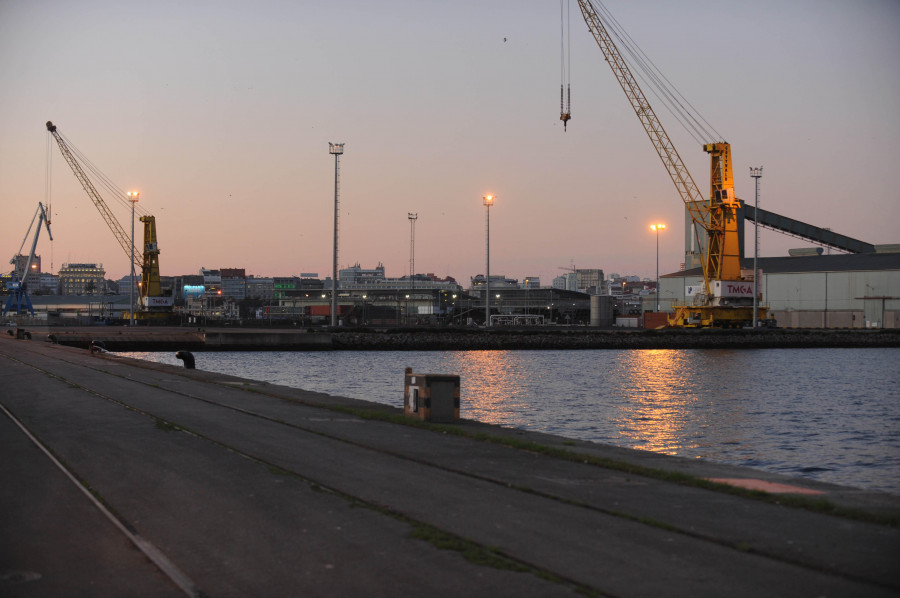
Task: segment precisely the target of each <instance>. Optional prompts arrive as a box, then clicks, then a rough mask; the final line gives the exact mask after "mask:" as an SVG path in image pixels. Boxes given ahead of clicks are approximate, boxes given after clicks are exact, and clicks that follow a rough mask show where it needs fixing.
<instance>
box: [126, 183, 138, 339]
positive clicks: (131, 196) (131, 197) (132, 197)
mask: <svg viewBox="0 0 900 598" xmlns="http://www.w3.org/2000/svg"><path fill="white" fill-rule="evenodd" d="M127 195H128V201H130V202H131V323H130V324H129V325H130V326H134V204H136V203H137V202H138V198H139V197H140V196H141V194H140V192H139V191H129V192H128V194H127Z"/></svg>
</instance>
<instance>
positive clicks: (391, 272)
mask: <svg viewBox="0 0 900 598" xmlns="http://www.w3.org/2000/svg"><path fill="white" fill-rule="evenodd" d="M606 6H607V8H608V9H609V10H610V11H611V12H612V13H613V14H614V15H615V16H616V18H617V19H618V21H619V22H620V24H621V25H622V26H623V27H624V28H625V29H626V30H627V31H628V33H629V34H630V35H631V37H632V38H633V39H634V40H635V41H636V42H637V43H638V44H639V45H640V46H641V48H642V49H643V50H644V52H645V53H646V54H647V55H649V56H650V57H651V58H652V59H653V61H654V62H655V64H656V65H657V67H658V68H659V69H660V70H661V71H662V72H663V73H665V74H666V76H667V77H668V79H669V80H670V81H671V82H672V83H673V84H674V85H675V86H676V87H677V88H678V89H679V90H680V91H681V93H683V94H684V95H685V96H686V97H687V98H688V99H689V100H690V101H691V103H692V104H693V106H694V107H695V108H696V109H697V110H698V111H699V112H700V113H701V114H702V115H703V116H704V118H705V119H706V120H707V121H709V122H710V123H711V124H712V125H713V126H714V127H715V128H716V129H717V130H718V131H719V132H720V133H721V134H722V135H723V136H724V137H725V140H727V141H728V142H730V143H731V144H732V150H733V156H734V171H735V173H736V174H735V183H736V187H737V192H738V195H739V196H740V197H742V198H743V199H745V200H748V201H749V202H751V203H752V200H753V194H754V187H753V179H752V178H751V177H750V176H749V168H750V167H751V166H763V167H764V176H763V178H762V179H761V181H760V183H761V184H760V207H762V208H764V209H767V210H770V211H773V212H776V213H779V214H783V215H785V216H789V217H792V218H796V219H798V220H801V221H804V222H808V223H810V224H813V225H816V226H821V227H827V228H831V229H833V230H835V231H837V232H839V233H841V234H844V235H848V236H851V237H854V238H857V239H861V240H863V241H867V242H870V243H875V244H884V243H897V242H900V230H898V228H900V227H898V225H900V192H898V190H897V185H896V184H895V183H894V180H893V175H894V174H895V173H896V170H897V163H898V159H900V110H898V107H900V69H898V68H897V64H898V63H900V35H898V32H900V2H896V0H860V1H855V2H846V1H844V0H816V1H813V0H797V1H794V2H783V1H780V0H779V1H774V0H760V1H758V2H754V3H751V4H748V3H746V2H737V1H733V0H724V1H723V0H719V1H717V2H714V1H712V0H709V1H706V0H686V1H682V2H663V1H661V0H647V1H642V2H625V1H623V0H608V1H607V2H606ZM571 10H572V13H571V19H572V21H571V85H572V120H571V121H570V122H569V123H568V131H567V132H565V133H564V132H563V127H562V123H561V122H560V121H559V85H560V45H561V44H560V3H559V0H516V1H512V0H497V1H491V0H487V1H486V0H480V1H478V2H475V1H472V0H460V1H456V2H436V1H418V2H415V1H411V0H407V1H399V0H397V1H395V0H386V1H382V2H364V1H358V0H357V1H354V0H333V1H329V2H312V1H306V0H298V1H293V2H287V1H274V0H261V1H259V2H253V3H249V2H236V1H232V0H221V1H211V0H203V1H189V2H183V1H180V0H179V1H177V2H176V1H172V0H161V1H158V2H144V1H142V2H135V1H130V0H120V1H116V2H112V1H106V0H81V1H79V2H69V1H62V0H36V1H25V0H0V90H2V93H0V202H2V217H0V258H2V259H3V260H4V262H3V263H6V260H8V259H10V258H11V257H12V256H13V254H14V253H15V252H16V251H17V250H18V248H19V246H20V244H21V243H22V239H23V237H24V236H25V232H26V229H27V227H28V224H29V222H30V220H31V217H32V215H33V213H34V211H35V209H36V207H37V203H38V201H43V202H45V203H46V202H47V198H48V195H49V197H50V199H52V211H53V215H52V226H51V228H52V232H53V237H54V241H53V242H52V244H51V242H50V241H49V239H48V238H47V237H46V235H45V234H42V238H41V240H40V243H39V246H38V251H37V253H38V254H39V255H41V257H42V262H43V269H44V271H50V270H51V269H52V270H53V271H54V272H55V271H57V270H58V269H59V268H60V267H61V266H62V264H63V263H67V262H99V263H102V264H103V265H104V267H105V269H106V271H107V277H108V278H113V279H118V278H120V277H122V276H125V275H126V274H128V272H129V265H128V264H129V263H128V258H127V257H126V255H125V253H124V252H123V251H122V249H121V248H120V247H119V245H118V243H116V241H115V239H114V237H113V235H112V233H111V232H110V231H109V230H108V228H107V226H106V224H105V223H104V221H103V219H102V218H101V217H100V215H99V213H98V212H97V210H96V209H95V208H94V206H93V205H92V204H91V202H90V200H89V198H88V197H87V195H86V194H85V192H84V191H83V190H82V189H81V186H80V185H79V183H78V181H77V180H76V178H75V176H74V175H73V174H72V172H71V170H70V169H69V167H68V165H67V164H66V163H65V161H64V160H63V158H62V155H61V154H60V152H59V149H58V148H57V147H56V145H55V143H54V144H53V145H52V146H51V145H50V143H49V142H50V138H49V135H48V133H47V131H46V128H45V122H46V121H48V120H51V121H53V122H54V124H56V125H57V126H58V127H59V131H60V132H61V133H63V135H65V136H66V137H67V138H68V139H69V140H70V141H71V142H72V143H73V144H74V145H75V146H76V147H77V148H78V149H79V150H80V151H81V152H82V153H83V154H84V155H85V156H87V157H88V158H89V159H90V160H91V162H92V163H93V164H94V165H96V166H97V167H98V168H99V169H100V170H102V171H103V172H104V173H105V174H106V175H107V176H108V177H109V178H110V179H112V180H113V181H114V182H115V183H116V184H117V185H118V186H119V187H121V188H122V189H123V190H124V191H128V190H132V189H134V190H138V191H140V193H141V198H140V205H141V207H142V208H144V209H145V210H146V211H147V212H149V213H152V214H154V215H155V216H156V219H157V227H158V235H159V246H160V250H161V254H160V265H161V272H162V274H163V275H164V276H174V275H181V274H194V273H197V271H198V270H199V268H200V267H201V266H205V267H207V268H226V267H227V268H245V269H246V270H247V272H248V274H250V273H252V274H255V275H257V276H288V275H299V274H300V273H306V272H315V273H318V274H319V275H320V277H322V278H324V277H325V276H330V274H331V260H332V233H333V230H332V227H333V222H332V218H333V200H334V195H333V194H334V158H333V157H332V156H331V155H330V154H329V152H328V142H343V143H345V144H346V145H345V153H344V155H343V156H342V158H341V210H340V213H341V214H340V220H341V227H340V229H341V230H340V246H341V249H340V258H339V263H340V267H345V266H350V265H353V264H355V263H357V262H359V263H360V264H361V265H362V266H363V267H365V268H373V267H375V265H376V264H377V263H378V262H383V263H384V265H385V267H386V269H387V275H388V276H403V275H404V274H407V273H408V272H409V249H410V247H409V245H410V243H409V233H410V223H409V220H408V219H407V214H408V213H410V212H414V213H417V214H418V220H417V223H416V245H415V264H416V271H417V272H422V273H424V272H433V273H435V274H437V275H439V276H446V275H450V276H453V277H455V278H456V279H457V280H458V281H459V282H460V283H462V284H463V285H464V286H468V284H469V277H471V276H473V275H475V274H479V273H483V272H484V268H485V207H484V206H483V205H482V196H483V195H485V194H487V193H493V194H495V195H496V196H497V199H496V203H495V205H494V206H493V207H492V208H491V272H492V273H493V274H506V275H508V276H510V277H513V278H518V279H520V280H521V279H523V278H524V277H526V276H540V277H541V280H542V283H543V284H545V285H547V284H549V283H550V282H551V280H552V278H553V277H554V276H557V275H559V274H561V273H563V272H564V271H563V270H561V269H560V267H561V266H562V267H568V266H570V264H574V265H575V266H576V267H578V268H602V269H603V270H604V271H605V272H606V273H607V275H608V274H610V273H613V272H617V273H620V274H636V275H638V276H642V277H647V278H653V276H654V272H655V266H656V244H655V242H656V238H655V236H654V233H653V232H652V231H651V230H650V228H649V227H650V224H652V223H655V222H664V223H667V225H668V227H667V229H666V230H665V231H663V232H662V233H660V238H659V244H660V247H659V250H660V271H661V272H671V271H675V270H677V269H678V268H679V265H680V263H681V262H682V261H683V260H684V257H683V256H684V208H683V204H682V201H681V199H680V198H679V196H678V194H677V193H676V191H675V188H674V186H673V185H672V183H671V182H670V180H669V178H668V176H667V174H666V171H665V169H664V168H663V165H662V163H661V162H660V160H659V158H658V157H657V156H656V153H655V151H654V149H653V147H652V145H651V143H650V141H649V139H648V138H647V136H646V134H645V133H644V131H643V129H642V127H641V125H640V123H639V122H638V119H637V118H636V117H635V115H634V113H633V111H632V109H631V107H630V106H629V104H628V102H627V100H626V98H625V95H624V94H623V92H622V90H621V89H620V87H619V86H618V84H617V83H616V80H615V78H614V76H613V74H612V72H611V71H610V69H609V67H608V66H607V64H606V62H605V61H604V59H603V55H602V53H601V51H600V49H599V48H598V47H597V45H596V43H595V42H594V40H593V38H592V37H591V35H590V33H589V32H588V30H587V27H586V26H585V24H584V22H583V21H582V19H581V16H580V13H579V12H578V10H577V7H576V6H574V5H573V6H572V9H571ZM648 95H649V94H648ZM650 100H651V103H653V97H650ZM654 105H655V104H654ZM656 109H657V113H658V115H659V117H660V119H661V120H662V121H663V124H664V125H665V126H666V128H667V130H668V132H669V134H670V136H671V137H672V139H673V141H674V142H675V144H676V147H677V148H678V150H679V152H680V154H681V156H682V159H683V160H684V162H685V163H686V165H687V166H688V168H689V169H690V171H691V172H692V174H693V177H694V179H695V180H696V181H697V183H698V185H699V186H700V188H701V190H703V191H704V193H705V192H706V190H707V189H708V168H709V166H708V157H707V154H705V153H703V151H702V150H701V148H700V146H699V144H697V143H696V142H695V141H694V140H693V139H692V138H691V137H689V136H687V135H686V134H685V133H684V132H683V130H682V129H681V128H680V126H679V125H678V124H677V123H676V122H675V121H674V120H673V119H672V118H671V117H670V116H669V114H668V113H666V112H665V110H664V109H663V108H662V107H661V106H657V107H656ZM708 141H716V140H715V139H710V140H708ZM48 149H49V155H50V158H51V177H50V180H51V181H52V185H51V186H50V188H49V191H48V181H47V179H48V177H47V168H48V164H47V161H48ZM107 202H109V203H110V204H111V205H115V208H114V209H116V210H118V211H117V216H118V218H119V220H120V221H121V222H122V224H123V226H124V227H125V228H126V229H130V222H129V220H130V214H129V213H128V212H127V210H126V209H124V208H120V207H119V206H118V204H117V203H116V202H114V201H113V200H112V199H111V198H109V197H107ZM139 230H140V229H139ZM751 237H752V235H751ZM29 243H30V240H29ZM803 246H810V245H809V244H808V243H805V242H803V241H801V240H799V239H792V238H789V237H785V236H783V235H779V234H777V233H774V232H769V231H764V232H763V233H762V234H761V255H763V256H771V255H786V253H787V249H788V248H793V247H803ZM750 254H751V255H752V247H751V248H750ZM10 268H11V267H8V268H0V269H2V270H3V271H8V270H9V269H10Z"/></svg>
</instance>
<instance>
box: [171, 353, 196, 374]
mask: <svg viewBox="0 0 900 598" xmlns="http://www.w3.org/2000/svg"><path fill="white" fill-rule="evenodd" d="M175 357H176V358H177V359H180V360H181V361H183V362H184V367H185V369H187V370H193V369H194V355H193V354H192V353H191V352H190V351H179V352H178V353H176V354H175Z"/></svg>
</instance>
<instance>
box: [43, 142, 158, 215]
mask: <svg viewBox="0 0 900 598" xmlns="http://www.w3.org/2000/svg"><path fill="white" fill-rule="evenodd" d="M56 132H57V134H58V135H59V136H60V137H62V139H63V141H65V142H66V146H68V148H69V151H71V152H72V155H74V156H75V157H76V158H78V162H79V163H80V164H81V165H82V167H83V170H86V171H90V172H91V174H93V177H91V178H92V182H93V183H99V185H100V186H102V187H103V188H105V189H106V190H107V191H108V192H109V195H110V196H111V197H113V198H115V200H116V201H117V202H118V203H119V205H121V206H123V207H124V208H126V209H127V210H128V211H129V212H130V211H131V209H132V204H131V201H129V199H128V195H127V193H126V192H125V191H123V190H122V189H121V188H119V187H118V186H117V185H116V184H115V183H114V182H113V181H112V179H110V178H109V177H108V176H106V175H105V174H104V173H103V171H101V170H100V169H99V168H97V167H96V166H95V165H94V164H93V163H92V162H91V161H90V160H89V159H88V158H87V156H85V155H84V154H82V153H81V151H80V150H79V149H78V148H77V147H75V145H74V144H73V143H72V142H71V141H70V140H69V138H68V137H66V136H65V135H63V134H62V133H61V132H59V130H57V131H56ZM134 211H135V212H136V213H137V214H139V215H140V216H148V215H149V214H150V212H149V211H148V210H147V209H146V208H144V207H143V206H141V205H140V204H135V205H134Z"/></svg>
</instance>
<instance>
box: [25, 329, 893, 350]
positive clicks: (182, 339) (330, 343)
mask: <svg viewBox="0 0 900 598" xmlns="http://www.w3.org/2000/svg"><path fill="white" fill-rule="evenodd" d="M29 332H30V334H31V338H32V340H37V341H49V342H54V343H58V344H62V345H68V346H74V347H81V348H85V349H87V348H89V347H90V346H91V344H92V343H101V344H102V347H103V348H104V349H106V350H109V351H168V350H192V351H266V350H269V351H329V350H343V351H454V350H456V351H467V350H516V349H518V350H523V349H527V350H566V349H725V348H727V349H764V348H792V349H793V348H861V347H900V330H674V329H668V330H592V329H585V328H573V329H527V330H509V329H493V330H484V329H472V330H470V329H429V328H416V329H388V330H371V329H368V330H363V329H338V330H307V331H298V330H296V329H229V328H215V329H196V328H193V329H188V328H177V327H171V328H161V327H135V328H112V327H99V326H98V327H84V328H31V329H29Z"/></svg>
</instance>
